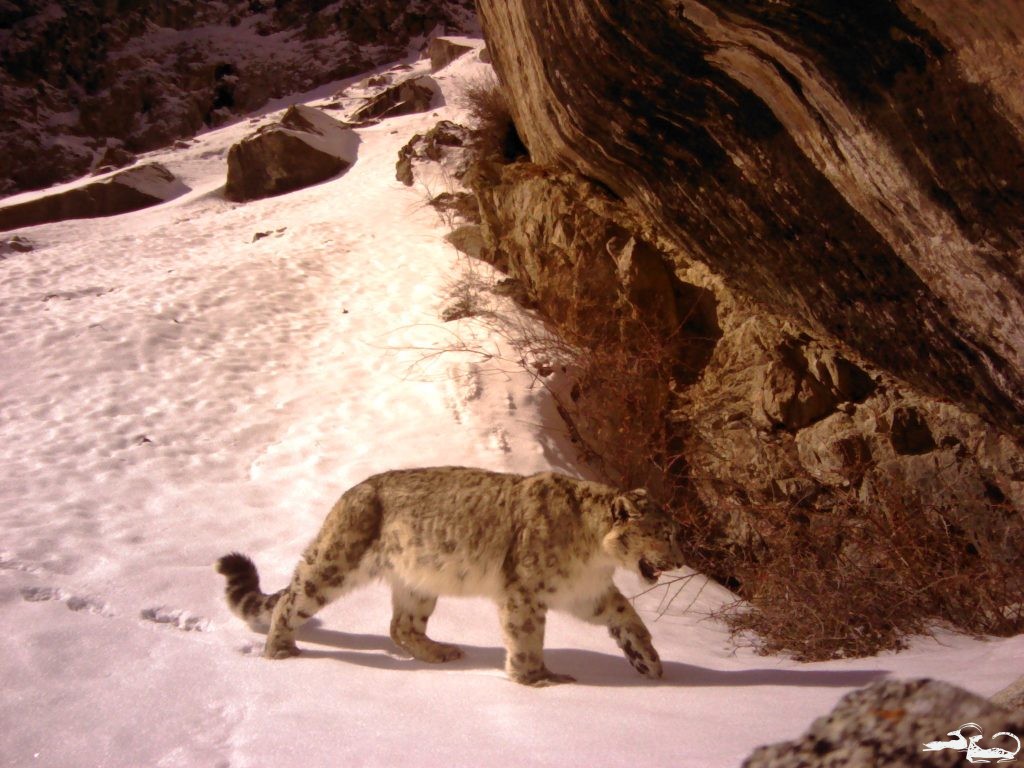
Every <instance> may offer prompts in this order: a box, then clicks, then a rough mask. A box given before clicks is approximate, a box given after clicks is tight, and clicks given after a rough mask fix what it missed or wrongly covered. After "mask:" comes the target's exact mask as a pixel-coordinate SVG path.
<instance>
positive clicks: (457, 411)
mask: <svg viewBox="0 0 1024 768" xmlns="http://www.w3.org/2000/svg"><path fill="white" fill-rule="evenodd" d="M447 383H448V386H447V390H448V391H447V392H446V393H445V399H446V400H447V401H448V408H449V410H451V413H452V418H454V419H455V423H456V424H464V423H465V422H466V421H467V420H468V419H469V416H470V410H469V404H470V403H471V402H473V401H474V400H479V399H480V397H481V396H482V395H483V392H484V387H483V381H482V380H481V377H480V366H478V365H477V364H476V363H457V364H455V365H450V366H448V382H447Z"/></svg>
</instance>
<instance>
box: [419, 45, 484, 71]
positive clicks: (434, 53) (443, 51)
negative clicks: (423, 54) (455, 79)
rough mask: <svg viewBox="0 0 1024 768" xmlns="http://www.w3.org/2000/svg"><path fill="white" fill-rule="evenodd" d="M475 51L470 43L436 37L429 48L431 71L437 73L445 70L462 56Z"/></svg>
mask: <svg viewBox="0 0 1024 768" xmlns="http://www.w3.org/2000/svg"><path fill="white" fill-rule="evenodd" d="M472 50H473V46H472V45H470V44H469V43H468V42H460V41H458V40H454V39H452V38H448V37H435V38H434V39H433V40H431V41H430V45H429V46H427V56H429V57H430V69H431V70H432V71H434V72H437V70H439V69H444V68H445V67H447V66H448V65H449V64H451V63H452V62H453V61H455V60H456V59H457V58H459V57H460V56H465V55H466V54H467V53H469V52H470V51H472Z"/></svg>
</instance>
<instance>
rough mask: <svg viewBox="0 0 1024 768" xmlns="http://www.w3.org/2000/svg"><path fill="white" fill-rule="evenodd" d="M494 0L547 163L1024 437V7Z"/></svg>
mask: <svg viewBox="0 0 1024 768" xmlns="http://www.w3.org/2000/svg"><path fill="white" fill-rule="evenodd" d="M478 7H479V10H480V13H481V20H482V23H483V26H484V30H485V34H486V37H487V42H488V47H489V50H490V51H491V54H492V56H493V60H494V67H495V69H496V70H497V72H498V74H499V77H500V79H501V81H502V82H503V83H504V84H505V86H506V87H507V89H508V91H509V93H510V95H511V108H512V112H513V115H514V117H515V122H516V125H517V126H518V128H519V130H520V132H521V134H522V138H523V139H524V141H525V143H526V145H527V146H528V148H529V150H530V154H531V156H532V158H533V159H534V160H535V161H537V162H539V163H541V164H555V165H562V166H565V167H568V168H571V169H573V170H575V171H577V172H578V173H580V174H582V175H583V176H586V177H589V178H591V179H596V180H598V181H600V182H601V183H602V184H603V185H604V186H606V187H607V188H608V189H610V190H611V191H612V192H613V193H614V194H615V195H617V196H618V197H620V198H622V199H623V200H624V201H625V202H626V204H627V205H628V206H629V207H630V208H631V209H632V210H633V211H634V212H635V213H637V214H638V215H639V216H640V218H641V219H642V220H643V221H645V222H647V223H648V224H649V225H651V226H652V227H655V228H656V229H657V230H658V231H659V233H661V234H662V235H664V236H666V238H667V239H668V240H669V241H671V242H672V243H673V244H674V245H675V246H677V247H678V249H679V252H680V253H681V254H683V256H679V257H677V258H678V261H679V262H682V261H684V260H686V259H693V260H697V261H699V262H701V263H703V264H704V265H706V266H708V267H709V268H710V269H711V270H712V272H713V273H714V274H715V275H716V276H717V277H719V278H721V279H723V280H724V281H725V283H726V284H728V285H729V286H731V287H732V288H734V289H738V290H739V291H740V292H741V293H742V294H743V295H745V296H749V297H752V298H753V299H754V300H755V301H756V302H758V303H759V304H760V305H761V306H763V307H765V308H767V309H769V310H771V311H773V312H776V313H779V314H780V315H783V316H785V317H787V318H790V319H791V320H792V321H793V322H794V324H795V325H796V326H797V327H798V328H801V329H804V330H806V331H808V332H810V333H811V334H813V335H814V336H816V337H818V338H822V339H828V340H837V341H838V342H839V343H841V344H842V345H843V346H844V347H845V348H847V349H849V350H851V351H852V352H853V353H854V354H856V355H857V356H859V357H860V358H861V359H863V360H865V361H866V362H868V363H870V364H871V365H873V366H874V367H876V368H877V369H879V370H882V371H886V372H888V373H891V374H893V375H895V376H896V377H898V378H899V379H901V380H903V381H905V382H908V383H909V384H911V385H912V386H913V387H915V388H917V389H919V390H922V391H924V392H926V393H929V394H930V395H932V396H935V397H938V398H944V399H948V400H951V401H953V402H955V403H958V404H960V405H961V406H963V407H964V408H966V409H967V410H969V411H973V412H974V413H976V414H979V415H981V416H982V417H983V418H984V419H986V420H988V421H989V422H990V423H992V424H994V425H996V426H997V427H998V428H999V429H1001V430H1005V431H1007V432H1008V433H1010V434H1012V435H1013V436H1014V437H1015V439H1016V440H1017V441H1021V440H1024V269H1022V266H1021V264H1022V262H1021V255H1022V248H1024V165H1022V164H1021V162H1020V158H1021V157H1024V141H1022V127H1024V97H1022V96H1021V91H1020V89H1019V84H1020V82H1022V80H1024V64H1021V62H1022V61H1024V46H1022V45H1021V43H1020V40H1021V33H1022V31H1024V6H1022V5H1021V4H1020V3H1019V2H1017V0H986V1H985V2H981V3H967V4H965V3H954V2H949V1H948V0H865V2H857V3H847V2H839V1H838V0H812V1H811V2H801V3H792V2H781V3H764V2H757V1H755V0H739V1H737V0H728V1H726V0H703V1H702V2H698V1H697V0H678V1H675V2H668V1H667V0H663V1H661V2H649V3H621V2H611V0H568V1H565V0H530V1H529V2H527V0H479V3H478ZM683 266H685V265H683ZM830 343H831V342H830Z"/></svg>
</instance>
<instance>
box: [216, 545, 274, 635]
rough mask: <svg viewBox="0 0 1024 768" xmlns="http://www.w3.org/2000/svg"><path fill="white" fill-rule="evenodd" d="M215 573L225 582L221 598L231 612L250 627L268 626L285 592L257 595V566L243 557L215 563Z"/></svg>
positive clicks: (230, 557) (228, 558) (225, 558)
mask: <svg viewBox="0 0 1024 768" xmlns="http://www.w3.org/2000/svg"><path fill="white" fill-rule="evenodd" d="M217 573H219V574H222V575H223V576H225V577H226V578H227V580H228V583H227V586H226V587H225V588H224V594H225V596H226V597H227V600H228V607H229V608H230V609H231V612H232V613H233V614H235V615H236V616H238V617H239V618H240V619H242V620H243V621H245V622H247V623H248V624H249V625H250V626H259V625H262V626H267V625H269V624H270V616H271V614H272V613H273V612H274V606H275V605H276V604H277V601H278V600H279V599H280V598H281V595H283V594H284V592H285V590H283V589H282V590H281V591H280V592H275V593H274V594H272V595H265V594H263V593H262V592H260V576H259V573H258V572H257V571H256V565H255V564H254V563H253V561H252V560H250V559H249V558H248V557H246V556H245V555H243V554H241V553H239V552H232V553H231V554H230V555H224V557H222V558H221V559H220V560H218V561H217Z"/></svg>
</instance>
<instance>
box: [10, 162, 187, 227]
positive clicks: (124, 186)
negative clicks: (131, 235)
mask: <svg viewBox="0 0 1024 768" xmlns="http://www.w3.org/2000/svg"><path fill="white" fill-rule="evenodd" d="M187 191H188V187H187V186H185V185H184V184H183V183H181V181H179V180H178V179H177V178H176V177H175V176H174V174H172V173H171V172H170V171H168V170H167V169H166V168H164V167H163V166H162V165H160V164H159V163H147V164H145V165H139V166H136V167H134V168H129V169H127V170H124V171H120V172H118V173H115V174H112V175H110V176H108V177H107V178H104V179H101V180H98V181H94V182H92V183H90V184H86V185H84V186H78V187H72V188H70V189H66V190H64V191H62V192H57V193H55V194H52V195H46V196H44V197H37V198H34V199H32V200H27V201H25V202H22V203H15V204H14V205H8V206H4V207H0V231H3V230H8V229H17V228H18V227H29V226H33V225H36V224H46V223H49V222H54V221H63V220H65V219H86V218H94V217H97V216H114V215H116V214H119V213H128V212H130V211H137V210H139V209H140V208H148V207H149V206H151V205H156V204H157V203H162V202H165V201H167V200H171V199H173V198H175V197H178V196H179V195H182V194H184V193H185V192H187Z"/></svg>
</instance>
